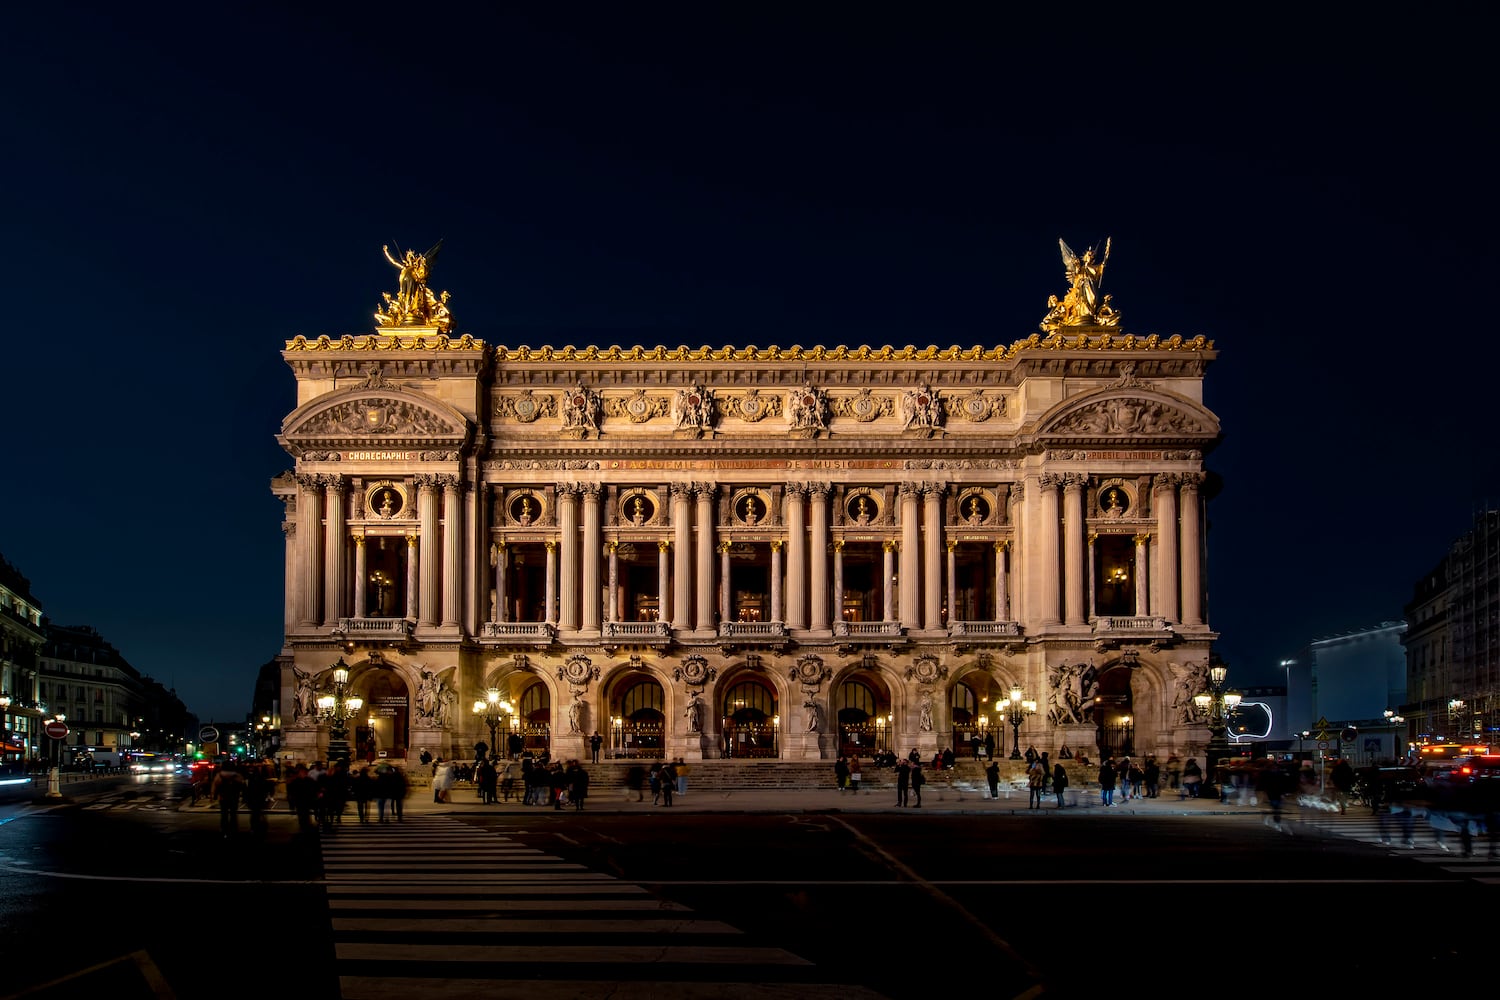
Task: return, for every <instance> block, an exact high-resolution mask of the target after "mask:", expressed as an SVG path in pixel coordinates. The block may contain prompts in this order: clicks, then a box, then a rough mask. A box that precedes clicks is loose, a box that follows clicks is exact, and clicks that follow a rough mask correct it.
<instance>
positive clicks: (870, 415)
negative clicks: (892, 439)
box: [832, 387, 893, 424]
mask: <svg viewBox="0 0 1500 1000" xmlns="http://www.w3.org/2000/svg"><path fill="white" fill-rule="evenodd" d="M832 409H833V412H834V413H835V414H837V415H838V416H841V417H853V418H854V419H855V420H858V421H859V422H860V423H862V424H867V423H869V422H870V421H872V420H874V419H875V418H876V417H879V416H881V415H882V414H889V413H891V412H893V407H892V405H891V401H890V399H889V398H888V397H884V396H876V395H874V394H873V393H871V392H870V389H869V387H865V388H863V389H860V390H859V395H857V396H841V397H839V398H838V399H836V400H834V403H833V407H832Z"/></svg>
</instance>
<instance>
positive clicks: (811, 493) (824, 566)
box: [807, 483, 832, 632]
mask: <svg viewBox="0 0 1500 1000" xmlns="http://www.w3.org/2000/svg"><path fill="white" fill-rule="evenodd" d="M807 492H808V497H809V499H810V500H811V503H810V504H809V505H808V506H809V508H810V510H809V515H810V516H809V523H810V527H811V528H812V540H811V541H810V542H809V543H808V546H807V558H808V567H807V568H808V585H807V600H808V604H809V605H810V607H811V614H810V615H809V620H808V623H807V626H808V628H811V629H814V630H816V631H820V632H826V631H828V623H829V605H830V598H831V596H832V595H830V594H829V592H828V484H827V483H809V484H808V490H807Z"/></svg>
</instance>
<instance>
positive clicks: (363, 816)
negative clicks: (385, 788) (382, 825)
mask: <svg viewBox="0 0 1500 1000" xmlns="http://www.w3.org/2000/svg"><path fill="white" fill-rule="evenodd" d="M352 787H353V790H354V814H355V815H356V816H357V817H359V821H360V822H361V823H368V822H370V800H371V799H373V798H374V797H375V778H374V776H372V775H371V774H370V769H369V768H368V767H362V768H360V769H359V773H358V774H356V775H355V776H354V781H353V784H352Z"/></svg>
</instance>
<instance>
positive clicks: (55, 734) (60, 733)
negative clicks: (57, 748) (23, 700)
mask: <svg viewBox="0 0 1500 1000" xmlns="http://www.w3.org/2000/svg"><path fill="white" fill-rule="evenodd" d="M42 732H44V733H46V734H47V735H48V736H50V737H52V738H53V739H54V740H60V739H62V738H63V737H64V736H66V735H68V724H67V723H66V722H58V721H57V720H56V719H53V720H52V721H51V722H49V723H47V724H46V725H45V726H43V727H42Z"/></svg>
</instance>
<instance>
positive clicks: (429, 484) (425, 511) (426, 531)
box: [417, 475, 442, 626]
mask: <svg viewBox="0 0 1500 1000" xmlns="http://www.w3.org/2000/svg"><path fill="white" fill-rule="evenodd" d="M417 522H418V527H419V528H420V534H421V536H422V544H421V545H420V546H419V547H418V549H417V551H418V553H419V554H420V556H421V569H420V571H419V578H420V579H419V581H418V582H419V584H420V586H421V588H422V593H421V597H420V599H419V600H418V602H417V624H418V625H423V626H430V625H436V624H437V615H438V611H439V608H438V583H439V577H438V555H439V554H440V553H441V552H442V549H440V548H439V547H438V490H437V477H436V476H425V475H424V476H418V477H417Z"/></svg>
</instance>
